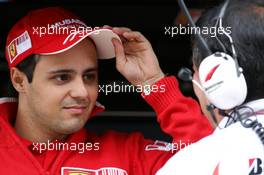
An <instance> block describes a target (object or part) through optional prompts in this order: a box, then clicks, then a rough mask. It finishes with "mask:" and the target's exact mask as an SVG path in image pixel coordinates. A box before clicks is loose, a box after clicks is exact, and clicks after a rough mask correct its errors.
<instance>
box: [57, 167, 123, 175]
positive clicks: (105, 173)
mask: <svg viewBox="0 0 264 175" xmlns="http://www.w3.org/2000/svg"><path fill="white" fill-rule="evenodd" d="M61 175H127V172H126V171H125V170H123V169H120V168H114V167H104V168H100V169H85V168H77V167H62V168H61Z"/></svg>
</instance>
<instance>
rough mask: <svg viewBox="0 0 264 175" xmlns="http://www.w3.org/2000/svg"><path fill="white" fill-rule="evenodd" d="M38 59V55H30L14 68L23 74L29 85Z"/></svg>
mask: <svg viewBox="0 0 264 175" xmlns="http://www.w3.org/2000/svg"><path fill="white" fill-rule="evenodd" d="M39 59H40V58H39V55H36V54H34V55H30V56H29V57H27V58H26V59H24V60H23V61H22V62H21V63H19V64H18V65H17V66H16V67H17V68H18V69H19V70H20V71H21V72H23V73H24V74H25V75H26V76H27V79H28V82H29V83H31V82H32V80H33V75H34V71H35V67H36V65H37V63H38V61H39Z"/></svg>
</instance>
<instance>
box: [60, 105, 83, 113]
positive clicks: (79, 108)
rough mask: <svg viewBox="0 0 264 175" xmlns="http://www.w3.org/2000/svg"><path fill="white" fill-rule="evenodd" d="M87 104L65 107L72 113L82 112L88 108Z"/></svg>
mask: <svg viewBox="0 0 264 175" xmlns="http://www.w3.org/2000/svg"><path fill="white" fill-rule="evenodd" d="M87 108H88V107H87V106H66V107H63V109H65V110H67V111H68V112H70V113H72V114H82V113H84V112H85V111H86V110H87Z"/></svg>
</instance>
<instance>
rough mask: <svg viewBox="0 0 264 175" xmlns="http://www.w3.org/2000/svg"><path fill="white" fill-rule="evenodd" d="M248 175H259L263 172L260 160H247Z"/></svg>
mask: <svg viewBox="0 0 264 175" xmlns="http://www.w3.org/2000/svg"><path fill="white" fill-rule="evenodd" d="M249 168H250V172H249V175H260V174H262V172H263V163H262V160H261V159H260V158H254V159H249Z"/></svg>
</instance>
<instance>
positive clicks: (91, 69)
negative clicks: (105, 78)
mask: <svg viewBox="0 0 264 175" xmlns="http://www.w3.org/2000/svg"><path fill="white" fill-rule="evenodd" d="M97 71H98V68H97V67H93V68H88V69H86V70H84V73H89V72H97Z"/></svg>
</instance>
